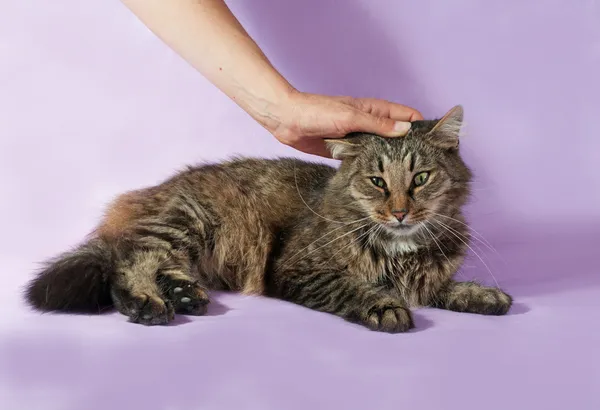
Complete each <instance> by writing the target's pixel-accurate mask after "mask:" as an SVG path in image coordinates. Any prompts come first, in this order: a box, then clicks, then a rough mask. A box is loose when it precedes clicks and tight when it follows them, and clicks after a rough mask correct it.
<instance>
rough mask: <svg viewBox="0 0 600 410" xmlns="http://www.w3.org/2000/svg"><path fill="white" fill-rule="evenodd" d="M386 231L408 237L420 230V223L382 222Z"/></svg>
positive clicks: (397, 235)
mask: <svg viewBox="0 0 600 410" xmlns="http://www.w3.org/2000/svg"><path fill="white" fill-rule="evenodd" d="M382 225H383V227H384V229H385V230H386V232H388V233H390V234H392V235H393V236H396V237H401V238H406V237H410V236H412V235H414V234H415V233H417V231H418V230H419V226H420V224H414V225H413V224H411V225H408V224H403V223H397V224H382Z"/></svg>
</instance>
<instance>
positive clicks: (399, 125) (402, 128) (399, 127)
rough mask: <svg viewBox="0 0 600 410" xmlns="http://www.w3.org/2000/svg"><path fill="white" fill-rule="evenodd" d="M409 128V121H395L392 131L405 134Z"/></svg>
mask: <svg viewBox="0 0 600 410" xmlns="http://www.w3.org/2000/svg"><path fill="white" fill-rule="evenodd" d="M409 130H410V122H404V121H396V124H394V131H396V132H399V133H402V135H404V134H406V133H407V132H408V131H409Z"/></svg>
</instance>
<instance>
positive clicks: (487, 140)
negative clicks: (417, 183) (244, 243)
mask: <svg viewBox="0 0 600 410" xmlns="http://www.w3.org/2000/svg"><path fill="white" fill-rule="evenodd" d="M229 4H230V5H231V7H232V9H233V10H234V12H235V13H236V15H237V16H238V17H239V18H240V20H241V21H242V23H243V24H244V25H245V26H246V28H247V29H248V31H249V32H250V33H251V34H252V35H253V36H254V37H255V39H256V40H257V41H258V43H259V44H260V45H261V46H262V47H263V48H264V51H265V52H266V54H267V55H268V56H269V57H270V58H271V59H272V61H273V62H274V64H275V65H276V66H277V67H278V68H279V69H280V70H281V71H282V73H283V74H284V75H286V76H287V77H288V78H289V80H290V81H291V82H292V83H293V84H294V85H295V86H296V87H297V88H299V89H301V90H305V91H311V92H320V93H329V94H346V95H354V96H371V97H379V98H387V99H390V100H394V101H398V102H402V103H405V104H408V105H412V106H415V107H417V108H418V109H420V110H421V111H422V112H423V113H424V114H425V115H426V116H427V117H435V116H440V115H442V114H443V113H445V112H446V111H447V110H448V109H450V108H451V107H452V106H454V105H455V104H462V105H463V106H464V108H465V121H466V129H465V131H466V136H465V138H464V139H463V141H462V143H461V147H463V152H464V155H465V157H466V159H467V161H468V163H469V165H470V166H472V167H473V169H474V171H475V174H476V179H477V180H476V183H475V191H474V198H473V201H472V203H471V204H470V205H469V208H468V214H469V220H470V221H471V223H472V226H473V228H474V229H475V230H476V231H477V232H478V233H479V234H480V235H481V236H483V237H485V239H486V240H487V241H489V242H490V243H491V244H492V245H493V247H494V248H495V251H492V250H490V249H488V248H487V247H486V246H485V245H483V244H481V243H479V242H477V241H475V242H474V243H473V245H472V246H473V250H474V251H476V252H477V253H478V254H479V255H480V258H481V259H479V257H477V256H473V257H472V258H470V259H469V261H468V262H467V263H465V266H464V267H463V269H462V271H461V273H460V277H462V278H465V279H474V278H475V279H478V280H481V281H483V282H485V283H487V284H494V278H495V280H496V281H497V282H498V283H499V284H500V285H501V287H502V288H504V289H505V290H506V291H508V292H509V293H511V294H512V295H513V296H514V297H515V305H514V307H513V309H512V310H511V312H510V314H509V315H508V316H505V317H481V316H475V315H469V314H458V313H451V312H446V311H440V310H433V309H419V310H417V311H415V320H416V325H417V328H416V329H415V330H414V331H412V332H410V333H407V334H401V335H387V334H377V333H374V332H370V331H367V330H365V329H363V328H361V327H359V326H355V325H351V324H348V323H345V322H343V321H342V320H340V319H338V318H335V317H332V316H329V315H325V314H320V313H317V312H313V311H310V310H308V309H304V308H301V307H298V306H294V305H291V304H288V303H284V302H280V301H276V300H270V299H266V298H254V297H241V296H238V295H232V294H217V295H215V299H216V301H215V302H213V304H212V305H211V307H210V309H209V314H208V315H207V316H205V317H198V318H190V317H179V318H178V319H177V321H176V323H175V324H174V325H173V326H168V327H151V328H148V327H143V326H138V325H133V324H130V323H127V322H126V319H125V318H124V317H123V316H121V315H118V314H116V313H108V314H105V315H102V316H92V317H88V316H66V315H50V314H46V315H39V314H37V313H33V312H31V311H29V310H28V309H27V308H26V307H25V306H24V305H23V303H22V300H21V293H20V292H21V289H22V286H23V284H24V283H25V281H26V280H27V279H28V278H30V277H31V276H30V275H31V274H32V272H33V271H35V270H36V269H37V267H38V263H39V262H41V261H43V260H45V259H46V258H48V257H51V256H54V255H55V254H56V253H58V252H61V251H63V250H65V249H67V248H69V247H71V246H73V245H75V244H76V243H78V242H79V241H80V240H81V239H82V238H83V236H84V235H86V234H87V233H88V232H89V231H90V230H91V229H92V228H93V226H94V224H95V223H96V222H97V220H98V218H99V217H100V215H101V213H102V210H103V207H104V206H105V205H106V203H107V202H108V201H109V200H110V199H111V198H113V197H114V196H115V195H117V194H118V193H120V192H123V191H125V190H129V189H134V188H139V187H142V186H147V185H151V184H155V183H157V182H159V181H161V180H162V179H164V178H166V177H168V176H169V175H171V173H172V172H173V171H175V170H177V169H181V168H182V167H183V166H184V165H185V164H188V163H195V162H200V161H207V160H210V161H213V160H218V159H223V158H226V157H228V156H230V155H233V154H242V155H252V156H263V157H273V156H277V155H294V156H300V157H303V158H308V156H304V155H301V154H299V153H297V152H295V151H293V150H291V149H289V148H287V147H284V146H282V145H280V144H279V143H277V142H276V141H275V140H274V139H273V138H272V137H270V136H269V135H267V133H266V131H264V130H263V129H262V128H260V127H259V126H258V125H257V124H255V123H254V122H253V121H252V120H251V119H250V118H249V117H248V116H247V115H246V114H245V113H244V112H242V111H241V110H240V109H239V108H238V107H237V106H236V105H234V104H233V103H232V102H230V101H229V100H228V99H227V98H226V97H225V96H223V95H221V94H220V92H219V91H217V90H216V89H215V88H214V87H213V86H212V85H211V84H209V83H208V82H207V81H206V80H204V79H203V78H202V77H201V76H200V75H198V74H197V73H196V72H195V71H194V70H193V69H192V68H190V67H189V66H188V65H186V63H184V62H183V61H182V60H181V59H180V58H179V57H178V56H177V55H175V54H174V53H173V52H172V51H171V50H169V49H168V48H167V47H166V46H164V45H163V44H162V43H161V42H160V41H159V40H157V39H156V38H155V37H154V36H153V35H152V34H151V33H150V32H149V31H148V30H147V29H146V28H145V27H144V26H142V25H141V23H139V22H138V21H137V20H136V19H135V18H134V17H133V16H132V15H131V14H130V13H129V12H128V11H127V10H126V9H125V8H124V7H123V6H122V5H121V4H120V3H119V2H118V1H117V0H112V1H93V2H89V1H86V2H82V1H79V0H59V1H52V2H49V1H46V2H42V1H22V0H2V1H0V192H1V200H0V227H2V235H0V275H2V276H1V277H2V285H1V286H0V300H1V301H2V305H1V309H0V403H2V405H0V407H1V408H3V409H10V410H19V409H26V410H30V409H31V410H33V409H44V410H55V409H57V410H71V409H72V410H80V409H86V410H100V409H161V410H175V409H177V410H179V409H181V410H184V409H185V410H192V409H220V410H221V409H265V410H267V409H277V410H279V409H337V408H339V409H364V408H373V409H425V410H433V409H461V410H471V409H473V410H475V409H482V408H484V409H486V410H494V409H507V408H513V409H545V410H552V409H560V410H563V409H575V410H588V409H589V410H592V409H599V408H600V351H599V348H598V346H600V332H599V328H598V323H599V322H600V320H599V319H600V309H599V308H600V272H599V268H598V266H599V264H598V262H597V261H598V246H599V245H600V225H599V222H598V221H599V220H600V211H599V209H600V189H599V187H600V172H599V171H598V169H597V167H598V166H597V163H598V160H599V159H600V142H599V141H600V138H599V137H598V130H597V122H598V112H600V98H599V97H598V96H599V95H600V81H599V80H598V73H600V3H599V2H598V1H595V0H580V1H571V0H562V1H560V0H556V1H546V2H541V1H533V0H531V1H522V0H507V1H504V2H481V1H475V0H471V1H469V0H454V1H452V2H449V1H446V0H428V1H419V2H408V1H397V0H368V1H367V0H362V1H359V0H345V1H343V2H342V1H334V0H310V1H309V0H304V1H295V2H292V1H280V0H252V1H235V0H231V1H230V2H229ZM311 159H312V158H311ZM488 268H489V270H488ZM490 271H491V273H490ZM492 274H493V277H492Z"/></svg>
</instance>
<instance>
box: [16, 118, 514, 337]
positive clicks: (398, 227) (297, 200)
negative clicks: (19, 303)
mask: <svg viewBox="0 0 600 410" xmlns="http://www.w3.org/2000/svg"><path fill="white" fill-rule="evenodd" d="M462 121H463V109H462V107H461V106H456V107H454V108H453V109H452V110H450V111H449V112H448V113H447V114H446V115H445V116H444V117H443V118H441V119H439V120H423V121H415V122H413V123H412V128H411V131H410V132H409V134H407V135H406V136H405V137H403V138H382V137H380V136H377V135H373V134H365V133H352V134H349V135H347V136H346V137H344V138H341V139H328V140H326V144H327V146H328V148H329V150H330V152H331V155H332V157H333V158H334V159H337V160H340V161H341V163H340V166H339V168H338V169H336V168H334V167H330V166H328V165H325V164H317V163H310V162H305V161H301V160H298V159H291V158H282V159H274V160H264V159H240V158H238V159H232V160H229V161H227V162H223V163H219V164H212V165H202V166H197V167H190V168H188V169H187V170H185V171H183V172H180V173H178V174H177V175H175V176H173V177H172V178H170V179H168V180H166V181H165V182H163V183H161V184H160V185H158V186H153V187H150V188H146V189H140V190H136V191H132V192H128V193H125V194H123V195H121V196H119V197H117V199H116V200H115V201H114V202H113V203H112V205H111V206H109V207H108V209H107V211H106V214H105V216H104V219H103V220H102V222H101V223H100V224H99V225H98V227H97V228H96V229H95V230H94V231H93V232H92V233H91V234H90V235H89V237H88V238H87V240H86V241H85V242H83V243H82V244H81V245H79V246H78V247H76V248H75V249H73V250H71V251H68V252H66V253H64V254H62V255H59V256H58V257H57V258H56V259H54V260H51V261H49V262H48V263H47V264H46V265H45V267H44V268H43V269H42V270H41V271H40V272H39V273H38V275H37V276H36V277H35V278H34V279H33V280H32V281H31V282H30V283H29V284H28V285H27V288H26V291H25V297H26V299H27V301H28V303H29V304H30V305H31V306H32V307H34V308H35V309H38V310H41V311H65V312H100V311H102V310H104V309H106V308H108V307H111V306H114V307H115V308H116V309H117V310H118V311H119V312H121V313H122V314H124V315H126V316H127V317H128V318H129V320H130V321H131V322H134V323H140V324H144V325H164V324H167V323H169V322H170V321H171V320H173V319H174V315H175V314H184V315H203V314H205V313H206V312H207V306H208V304H209V296H208V294H207V290H211V289H212V290H232V291H239V292H242V293H245V294H254V295H263V296H267V297H275V298H280V299H283V300H286V301H289V302H293V303H296V304H299V305H302V306H305V307H308V308H310V309H314V310H317V311H321V312H327V313H331V314H334V315H337V316H339V317H341V318H343V319H345V320H347V321H349V322H353V323H358V324H361V325H363V326H365V327H367V328H369V329H371V330H376V331H382V332H388V333H399V332H406V331H408V330H410V329H412V328H413V327H414V323H413V319H412V315H411V311H410V308H411V307H419V306H431V307H436V308H441V309H448V310H452V311H457V312H470V313H478V314H484V315H503V314H506V313H507V312H508V311H509V309H510V307H511V304H512V298H511V296H509V295H508V294H507V293H505V292H503V291H502V290H500V289H498V288H493V287H485V286H482V285H479V284H477V283H474V282H457V281H455V280H454V279H453V276H454V275H455V273H456V271H457V270H458V269H459V267H460V266H461V264H462V262H463V259H464V257H465V255H466V250H467V249H468V241H469V238H470V236H469V229H468V227H467V224H466V221H465V219H464V217H463V215H462V213H461V208H462V207H463V206H464V205H465V204H466V202H467V200H468V197H469V192H470V191H469V186H470V182H471V178H472V173H471V171H470V169H469V168H468V167H467V165H466V164H465V163H464V161H463V160H462V159H461V156H460V154H459V148H458V146H459V139H460V138H459V132H460V129H461V126H462Z"/></svg>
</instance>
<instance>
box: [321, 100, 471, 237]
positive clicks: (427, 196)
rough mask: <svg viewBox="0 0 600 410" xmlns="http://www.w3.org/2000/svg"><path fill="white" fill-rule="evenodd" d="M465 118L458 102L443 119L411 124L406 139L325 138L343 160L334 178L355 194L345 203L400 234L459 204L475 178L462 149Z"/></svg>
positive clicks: (366, 135) (352, 136) (413, 229)
mask: <svg viewBox="0 0 600 410" xmlns="http://www.w3.org/2000/svg"><path fill="white" fill-rule="evenodd" d="M462 120H463V110H462V107H461V106H456V107H454V108H453V109H452V110H450V111H449V112H448V113H447V114H446V115H445V116H444V117H443V118H442V119H440V120H433V121H415V122H413V123H412V128H411V131H410V132H409V133H408V134H407V136H406V137H403V138H382V137H379V136H375V135H371V134H351V135H349V136H347V137H345V138H342V139H330V140H327V141H326V143H327V146H328V148H329V149H330V151H331V153H332V156H333V157H334V158H336V159H339V160H342V165H341V167H340V170H339V172H338V175H337V176H336V178H335V179H336V183H337V186H338V188H341V189H344V190H346V191H347V193H348V194H349V196H350V198H351V204H347V205H350V206H353V207H355V208H357V209H358V210H360V211H362V213H365V214H367V215H368V217H370V218H371V219H372V220H373V221H375V222H377V223H378V224H380V225H382V226H383V227H385V230H386V231H388V232H390V233H394V234H397V235H399V236H405V235H411V234H413V233H415V232H416V231H418V230H419V227H421V226H423V225H425V223H426V222H427V221H430V220H433V219H435V218H436V216H438V217H439V215H440V214H442V215H448V214H450V213H452V212H454V211H455V210H456V209H458V208H460V207H461V206H462V205H464V203H465V202H466V200H467V197H468V195H469V183H470V180H471V172H470V170H469V168H468V167H467V166H466V165H465V163H464V162H463V160H462V159H461V157H460V154H459V150H458V145H459V132H460V129H461V126H462ZM436 214H437V215H436Z"/></svg>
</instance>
